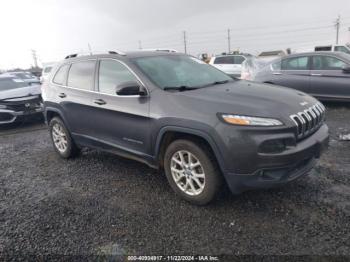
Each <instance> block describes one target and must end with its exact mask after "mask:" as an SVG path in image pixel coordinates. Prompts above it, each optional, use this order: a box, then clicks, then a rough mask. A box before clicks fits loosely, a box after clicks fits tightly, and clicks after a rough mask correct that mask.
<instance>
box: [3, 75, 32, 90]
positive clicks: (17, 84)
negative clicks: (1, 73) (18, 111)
mask: <svg viewBox="0 0 350 262" xmlns="http://www.w3.org/2000/svg"><path fill="white" fill-rule="evenodd" d="M25 86H28V84H26V83H25V82H24V81H23V80H21V79H16V78H0V91H4V90H9V89H16V88H21V87H25Z"/></svg>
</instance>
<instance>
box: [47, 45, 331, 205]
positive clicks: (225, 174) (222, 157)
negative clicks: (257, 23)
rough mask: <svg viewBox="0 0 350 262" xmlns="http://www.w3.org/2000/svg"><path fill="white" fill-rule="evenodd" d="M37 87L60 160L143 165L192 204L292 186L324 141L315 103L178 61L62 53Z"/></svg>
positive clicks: (183, 58) (190, 60) (154, 54)
mask: <svg viewBox="0 0 350 262" xmlns="http://www.w3.org/2000/svg"><path fill="white" fill-rule="evenodd" d="M42 89H43V99H44V111H45V117H46V121H47V123H48V125H49V130H50V134H51V138H52V141H53V145H54V149H55V150H56V151H57V153H58V154H59V155H60V156H61V157H63V158H70V157H73V156H75V155H76V154H77V153H78V152H79V149H80V148H82V147H91V148H97V149H100V150H104V151H108V152H112V153H116V154H119V155H122V156H125V157H129V158H132V159H136V160H139V161H142V162H144V163H146V164H148V165H149V166H151V167H154V168H157V169H159V170H164V172H165V174H166V177H167V179H168V181H169V184H170V186H171V187H172V189H173V190H174V191H175V192H176V193H177V194H178V195H180V196H181V197H182V198H184V199H185V200H187V201H190V202H192V203H195V204H199V205H202V204H206V203H208V202H209V201H211V200H212V199H213V198H214V197H215V195H216V194H217V193H218V192H219V191H220V188H221V185H222V183H223V182H226V183H227V185H228V186H229V188H230V190H231V191H232V192H233V193H234V194H238V193H241V192H243V191H245V190H248V189H254V188H269V187H273V186H278V185H282V184H285V183H287V182H290V181H292V180H295V179H297V178H299V177H301V176H303V175H305V174H307V173H308V172H309V171H310V169H312V168H313V166H314V165H315V160H316V159H317V158H319V156H320V154H321V152H322V149H323V148H325V147H326V146H327V143H328V127H327V126H326V124H325V123H324V119H325V108H324V106H323V105H322V104H321V103H320V102H318V101H317V100H316V99H315V98H313V97H311V96H309V95H306V94H305V93H302V92H299V91H295V90H292V89H288V88H284V87H279V86H275V85H267V84H258V83H253V82H248V81H244V80H238V79H232V78H231V77H229V76H227V75H226V74H224V73H223V72H221V71H219V70H218V69H216V68H214V67H213V66H211V65H207V64H205V63H204V62H202V61H200V60H198V59H196V58H194V57H191V56H187V55H184V54H181V53H174V52H172V53H170V52H163V51H138V52H128V53H120V52H109V53H108V54H100V55H91V56H80V57H79V56H77V55H71V56H68V57H67V58H66V59H65V60H64V61H63V62H61V63H59V64H58V65H57V67H56V69H55V70H54V71H53V74H52V75H51V77H50V80H49V81H47V82H46V83H44V85H43V88H42Z"/></svg>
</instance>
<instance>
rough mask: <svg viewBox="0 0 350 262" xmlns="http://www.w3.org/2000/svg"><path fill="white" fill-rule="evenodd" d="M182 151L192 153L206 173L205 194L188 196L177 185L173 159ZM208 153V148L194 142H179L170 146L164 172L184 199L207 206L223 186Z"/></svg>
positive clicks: (171, 184)
mask: <svg viewBox="0 0 350 262" xmlns="http://www.w3.org/2000/svg"><path fill="white" fill-rule="evenodd" d="M180 150H186V151H188V152H190V153H192V154H193V155H195V156H196V158H197V159H198V160H199V161H200V162H201V164H202V167H203V169H204V173H205V186H204V189H203V192H202V193H200V194H199V195H196V196H191V195H187V194H186V193H185V192H183V191H182V190H181V189H180V188H179V187H178V186H177V185H176V183H175V181H174V179H173V177H172V174H171V170H170V163H171V158H172V157H173V155H174V154H175V153H176V152H177V151H180ZM208 151H209V150H208V148H206V147H201V146H199V145H197V144H196V143H194V142H192V141H189V140H177V141H175V142H173V143H171V144H170V145H169V146H168V148H167V150H166V152H165V156H164V170H165V174H166V177H167V179H168V182H169V184H170V186H171V188H172V189H173V190H174V191H175V193H176V194H178V195H179V196H181V197H182V198H183V199H185V200H187V201H188V202H191V203H193V204H197V205H205V204H208V203H209V202H210V201H212V200H213V199H214V197H215V195H216V194H217V193H218V190H219V188H220V185H221V174H220V172H219V169H218V167H217V164H216V162H215V160H214V159H213V157H212V155H211V152H208Z"/></svg>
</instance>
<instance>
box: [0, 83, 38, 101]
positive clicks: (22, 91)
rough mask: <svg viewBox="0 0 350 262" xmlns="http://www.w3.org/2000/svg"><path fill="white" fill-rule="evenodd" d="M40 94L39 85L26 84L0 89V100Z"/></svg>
mask: <svg viewBox="0 0 350 262" xmlns="http://www.w3.org/2000/svg"><path fill="white" fill-rule="evenodd" d="M40 94H41V87H40V85H33V86H26V87H20V88H14V89H8V90H3V91H0V100H5V99H11V98H20V97H23V98H25V97H33V96H38V95H40Z"/></svg>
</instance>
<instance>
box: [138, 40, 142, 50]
mask: <svg viewBox="0 0 350 262" xmlns="http://www.w3.org/2000/svg"><path fill="white" fill-rule="evenodd" d="M139 49H142V43H141V40H139Z"/></svg>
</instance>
